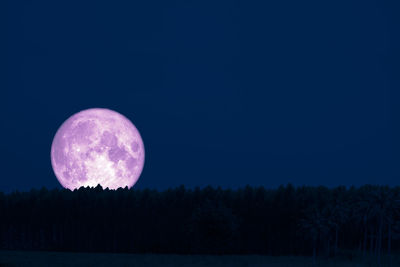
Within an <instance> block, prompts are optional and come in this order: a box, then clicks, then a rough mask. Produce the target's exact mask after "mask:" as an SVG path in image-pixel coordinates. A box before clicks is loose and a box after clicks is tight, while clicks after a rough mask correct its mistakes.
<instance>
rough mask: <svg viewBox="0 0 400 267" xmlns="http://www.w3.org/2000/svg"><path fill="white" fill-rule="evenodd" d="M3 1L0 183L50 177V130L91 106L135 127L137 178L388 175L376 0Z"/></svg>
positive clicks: (394, 153) (392, 111)
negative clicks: (140, 160) (139, 144)
mask: <svg viewBox="0 0 400 267" xmlns="http://www.w3.org/2000/svg"><path fill="white" fill-rule="evenodd" d="M393 2H395V1H393ZM3 5H5V6H4V8H2V10H3V11H1V12H2V14H1V17H2V19H1V24H2V25H5V27H4V28H5V31H4V34H2V37H1V44H0V46H1V50H2V52H1V53H2V54H3V55H2V58H1V61H2V63H1V66H2V71H1V73H2V77H3V78H4V79H3V78H2V79H1V80H2V81H1V106H0V111H1V118H0V120H1V121H0V125H1V132H0V140H1V159H0V160H1V163H2V164H1V169H2V175H1V179H0V190H3V191H4V190H5V191H8V190H14V189H18V190H28V189H30V188H32V187H36V188H39V187H42V186H46V187H50V188H53V187H59V186H60V185H59V184H58V182H57V180H56V178H55V176H54V174H53V172H52V169H51V163H50V146H51V142H52V138H53V136H54V134H55V132H56V130H57V128H58V127H59V126H60V125H61V123H62V122H63V121H64V120H65V119H67V118H68V117H69V116H70V115H72V114H74V113H75V112H78V111H80V110H82V109H86V108H91V107H104V108H110V109H114V110H116V111H118V112H120V113H122V114H124V115H126V116H127V117H128V118H130V119H131V120H132V121H133V123H134V124H135V125H136V126H137V127H138V129H139V130H140V132H141V134H142V136H143V139H144V142H145V146H146V152H147V155H146V156H147V157H146V166H145V169H144V172H143V174H142V176H141V178H140V180H139V182H138V183H137V187H138V188H144V187H150V188H158V189H165V188H167V187H175V186H178V185H180V184H184V185H186V186H189V187H193V186H205V185H208V184H211V185H213V186H218V185H220V186H222V187H233V188H236V187H239V186H244V185H246V184H250V185H263V186H266V187H276V186H278V185H280V184H286V183H293V184H295V185H303V184H306V185H320V184H321V185H327V186H336V185H341V184H344V185H362V184H365V183H372V184H390V185H398V184H399V181H400V165H399V163H400V142H399V140H398V139H399V136H400V131H399V119H400V118H399V109H398V107H397V106H398V105H399V100H400V98H399V92H398V91H399V88H400V87H399V85H400V83H399V73H400V72H399V71H400V69H399V59H400V57H399V47H400V46H399V26H400V23H399V19H398V16H397V15H398V12H397V10H398V6H395V5H394V4H393V3H391V2H386V1H377V0H376V1H370V0H362V1H361V0H360V1H353V0H343V1H342V0H335V1H295V0H293V1H259V2H258V3H257V2H253V1H82V0H79V1H75V0H70V1H53V0H51V1H50V0H49V1H15V0H9V1H6V2H5V3H3ZM4 63H5V64H4Z"/></svg>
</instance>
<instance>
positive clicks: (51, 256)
mask: <svg viewBox="0 0 400 267" xmlns="http://www.w3.org/2000/svg"><path fill="white" fill-rule="evenodd" d="M387 260H388V259H385V261H386V263H384V264H382V266H389V264H388V261H387ZM399 264H400V260H399V257H398V256H396V257H393V262H392V266H399ZM312 265H313V264H312V258H308V257H271V256H259V255H243V256H242V255H225V256H210V255H166V254H112V253H110V254H107V253H103V254H101V253H64V252H32V251H0V266H2V267H3V266H121V267H122V266H171V267H172V266H229V267H231V266H232V267H235V266H270V267H281V266H298V267H302V266H312ZM317 266H324V267H325V266H343V267H350V266H352V267H356V266H377V264H376V263H375V262H374V261H373V260H371V261H370V260H366V261H365V263H363V262H362V261H361V260H353V261H350V260H346V259H335V260H332V259H331V260H325V259H319V260H318V261H317Z"/></svg>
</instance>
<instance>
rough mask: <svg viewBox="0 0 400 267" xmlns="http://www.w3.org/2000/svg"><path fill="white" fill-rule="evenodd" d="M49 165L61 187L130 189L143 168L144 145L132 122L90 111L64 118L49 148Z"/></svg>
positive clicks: (110, 112) (108, 112) (114, 114)
mask: <svg viewBox="0 0 400 267" xmlns="http://www.w3.org/2000/svg"><path fill="white" fill-rule="evenodd" d="M51 164H52V167H53V170H54V173H55V175H56V177H57V179H58V181H59V182H60V183H61V185H62V186H63V187H65V188H68V189H71V190H73V189H75V188H79V187H81V186H84V187H86V186H89V187H95V186H97V185H101V186H102V187H103V188H107V187H108V188H109V189H117V188H119V187H125V186H128V187H129V188H130V187H132V186H133V185H134V184H135V183H136V181H137V180H138V179H139V176H140V174H141V173H142V170H143V165H144V145H143V140H142V137H141V136H140V134H139V131H138V130H137V129H136V127H135V126H134V125H133V124H132V122H131V121H130V120H129V119H127V118H126V117H125V116H123V115H121V114H120V113H118V112H115V111H113V110H109V109H103V108H93V109H87V110H83V111H81V112H78V113H76V114H74V115H73V116H71V117H70V118H68V119H67V120H66V121H65V122H64V123H63V124H62V125H61V127H60V128H59V129H58V131H57V133H56V135H55V137H54V139H53V143H52V145H51Z"/></svg>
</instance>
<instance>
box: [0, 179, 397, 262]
mask: <svg viewBox="0 0 400 267" xmlns="http://www.w3.org/2000/svg"><path fill="white" fill-rule="evenodd" d="M0 249H3V250H46V251H73V252H123V253H175V254H263V255H277V256H278V255H305V256H314V257H327V258H329V257H334V256H337V255H347V256H348V257H351V256H352V255H353V254H354V253H358V255H364V256H366V255H368V256H370V255H373V256H374V257H376V259H378V261H379V260H380V258H381V257H383V256H385V257H387V256H388V255H389V256H390V255H391V254H394V253H398V252H399V250H400V187H385V186H371V185H366V186H362V187H336V188H327V187H322V186H321V187H310V186H300V187H294V186H292V185H290V184H289V185H286V186H281V187H279V188H276V189H266V188H263V187H250V186H247V187H245V188H240V189H235V190H231V189H222V188H213V187H210V186H208V187H204V188H193V189H187V188H185V187H184V186H180V187H178V188H174V189H168V190H165V191H156V190H149V189H144V190H138V189H128V188H124V189H123V188H120V189H118V190H108V189H102V188H101V187H100V186H98V187H96V188H80V189H78V190H74V191H70V190H67V189H53V190H47V189H45V188H42V189H40V190H34V189H33V190H31V191H29V192H18V191H16V192H12V193H7V194H5V193H0Z"/></svg>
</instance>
